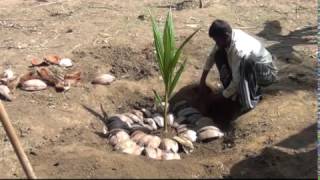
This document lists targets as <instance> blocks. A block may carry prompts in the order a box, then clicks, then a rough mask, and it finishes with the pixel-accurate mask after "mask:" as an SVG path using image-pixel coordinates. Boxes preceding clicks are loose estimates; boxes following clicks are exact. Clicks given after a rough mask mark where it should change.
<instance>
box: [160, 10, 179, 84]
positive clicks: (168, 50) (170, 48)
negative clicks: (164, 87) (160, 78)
mask: <svg viewBox="0 0 320 180" xmlns="http://www.w3.org/2000/svg"><path fill="white" fill-rule="evenodd" d="M163 46H164V59H165V62H164V64H165V65H164V66H165V75H166V76H167V80H168V82H167V83H170V81H171V76H172V67H170V64H171V61H172V58H173V57H174V54H175V48H176V47H175V36H174V31H173V20H172V12H171V10H170V11H169V12H168V14H167V19H166V23H165V27H164V31H163Z"/></svg>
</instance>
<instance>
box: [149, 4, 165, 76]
mask: <svg viewBox="0 0 320 180" xmlns="http://www.w3.org/2000/svg"><path fill="white" fill-rule="evenodd" d="M149 13H150V16H151V22H152V30H153V38H154V45H155V48H156V57H157V63H158V65H159V69H160V72H161V75H162V76H163V75H164V68H165V67H164V48H163V43H162V35H161V33H160V31H159V27H158V25H157V23H156V22H155V19H154V17H153V16H152V15H151V12H150V10H149Z"/></svg>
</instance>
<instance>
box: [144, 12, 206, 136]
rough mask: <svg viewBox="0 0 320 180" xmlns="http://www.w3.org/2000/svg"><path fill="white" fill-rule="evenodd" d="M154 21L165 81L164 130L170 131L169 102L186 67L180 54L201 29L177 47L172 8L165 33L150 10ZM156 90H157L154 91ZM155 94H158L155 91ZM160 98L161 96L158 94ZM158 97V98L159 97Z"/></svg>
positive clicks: (159, 64) (156, 43) (158, 55)
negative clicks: (181, 60)
mask: <svg viewBox="0 0 320 180" xmlns="http://www.w3.org/2000/svg"><path fill="white" fill-rule="evenodd" d="M149 13H150V16H151V21H152V30H153V36H154V45H155V49H156V62H157V64H158V66H159V70H160V73H161V76H162V79H163V83H164V97H163V99H164V107H163V117H164V132H165V133H166V132H167V131H168V122H167V121H168V120H167V119H168V118H167V114H168V106H169V104H168V102H169V99H170V98H171V95H172V93H173V90H174V88H175V87H176V85H177V83H178V81H179V79H180V76H181V74H182V72H183V70H184V68H185V65H186V60H187V59H185V60H184V61H183V62H182V63H180V62H179V59H180V55H181V52H182V49H183V47H184V46H185V45H186V44H187V43H188V42H189V40H190V39H191V38H192V37H193V36H194V35H195V34H196V33H197V32H198V31H199V30H200V29H197V30H196V31H195V32H193V33H192V34H191V35H190V36H189V37H187V38H186V39H185V40H184V41H183V43H182V44H181V45H180V47H179V48H178V49H177V48H176V44H175V34H174V27H173V25H174V24H173V19H172V12H171V9H170V10H169V12H168V14H167V18H166V22H165V27H164V30H163V33H161V32H160V30H159V27H158V24H157V23H156V21H155V19H154V17H153V16H152V15H151V12H150V11H149ZM154 92H155V91H154ZM155 94H157V93H156V92H155ZM157 97H158V98H159V97H160V96H159V95H157ZM158 98H157V99H158Z"/></svg>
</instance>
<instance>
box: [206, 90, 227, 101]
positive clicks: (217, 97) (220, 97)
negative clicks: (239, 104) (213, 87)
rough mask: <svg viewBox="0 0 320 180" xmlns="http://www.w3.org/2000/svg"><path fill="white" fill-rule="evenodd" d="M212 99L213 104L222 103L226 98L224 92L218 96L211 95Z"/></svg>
mask: <svg viewBox="0 0 320 180" xmlns="http://www.w3.org/2000/svg"><path fill="white" fill-rule="evenodd" d="M209 97H210V101H211V102H221V101H223V100H225V99H226V98H225V97H224V96H223V95H222V92H220V93H218V94H213V93H211V94H210V95H209Z"/></svg>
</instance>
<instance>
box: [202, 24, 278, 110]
mask: <svg viewBox="0 0 320 180" xmlns="http://www.w3.org/2000/svg"><path fill="white" fill-rule="evenodd" d="M209 36H210V37H211V38H212V39H213V40H214V41H215V46H214V47H213V49H212V51H211V53H210V55H209V57H208V59H207V61H206V63H205V66H204V70H203V73H202V76H201V80H200V86H199V93H200V96H201V97H202V98H206V99H208V96H210V98H209V99H210V101H211V102H212V103H211V105H210V106H211V107H210V110H212V111H217V113H230V111H232V110H234V108H237V106H238V105H239V106H240V112H247V111H249V110H251V109H254V108H255V107H256V105H257V103H258V102H259V100H260V99H261V87H264V86H268V85H270V84H272V83H273V82H275V81H276V79H277V68H276V67H275V65H274V63H273V57H272V55H271V54H270V53H269V52H268V50H266V49H265V47H263V45H262V44H261V43H260V42H259V41H258V40H257V39H255V38H254V37H252V36H250V35H249V34H247V33H245V32H243V31H242V30H239V29H232V28H231V26H230V25H229V24H228V23H227V22H226V21H223V20H215V21H214V22H213V23H212V25H211V27H210V29H209ZM214 64H216V66H217V69H218V72H219V76H220V81H221V83H222V85H223V88H224V89H223V91H222V92H220V93H218V94H208V93H207V92H208V91H207V90H206V78H207V75H208V73H209V71H210V69H211V68H212V66H213V65H214Z"/></svg>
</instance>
